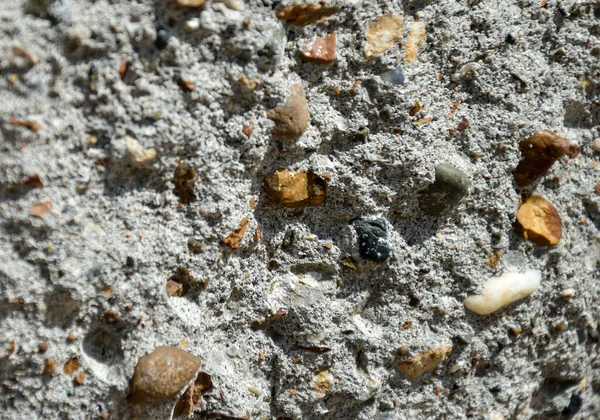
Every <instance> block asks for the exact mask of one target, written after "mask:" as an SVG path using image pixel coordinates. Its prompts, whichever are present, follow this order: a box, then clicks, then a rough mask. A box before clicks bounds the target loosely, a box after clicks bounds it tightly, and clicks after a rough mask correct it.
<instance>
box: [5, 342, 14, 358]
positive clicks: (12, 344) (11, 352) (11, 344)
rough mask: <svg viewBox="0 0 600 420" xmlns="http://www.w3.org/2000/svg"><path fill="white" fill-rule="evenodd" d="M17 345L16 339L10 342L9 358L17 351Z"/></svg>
mask: <svg viewBox="0 0 600 420" xmlns="http://www.w3.org/2000/svg"><path fill="white" fill-rule="evenodd" d="M15 347H16V346H15V340H11V341H10V342H9V343H8V354H7V355H6V357H7V358H8V357H9V356H10V355H11V354H13V353H14V352H15Z"/></svg>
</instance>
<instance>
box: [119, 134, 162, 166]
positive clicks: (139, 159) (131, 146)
mask: <svg viewBox="0 0 600 420" xmlns="http://www.w3.org/2000/svg"><path fill="white" fill-rule="evenodd" d="M124 141H125V147H126V148H127V153H129V157H130V158H131V160H132V161H133V162H134V163H136V164H138V165H143V164H146V163H148V162H152V161H153V160H154V159H156V150H154V149H144V148H143V147H142V145H141V144H140V143H139V142H138V141H137V140H136V139H134V138H133V137H129V136H125V139H124Z"/></svg>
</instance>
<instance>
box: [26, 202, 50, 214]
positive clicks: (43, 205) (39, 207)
mask: <svg viewBox="0 0 600 420" xmlns="http://www.w3.org/2000/svg"><path fill="white" fill-rule="evenodd" d="M51 208H52V202H51V201H40V202H39V203H35V204H34V205H33V206H31V207H29V213H31V215H33V216H35V217H42V216H43V215H44V214H45V213H46V212H47V211H48V210H50V209H51Z"/></svg>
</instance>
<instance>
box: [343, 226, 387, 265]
mask: <svg viewBox="0 0 600 420" xmlns="http://www.w3.org/2000/svg"><path fill="white" fill-rule="evenodd" d="M350 223H351V224H352V226H354V229H355V230H356V234H357V235H358V252H359V254H360V256H361V257H362V258H364V259H366V260H371V261H376V262H383V261H385V260H387V259H388V258H389V256H390V244H389V242H388V234H387V229H386V227H385V222H384V221H383V220H381V219H376V220H364V219H354V220H352V221H351V222H350Z"/></svg>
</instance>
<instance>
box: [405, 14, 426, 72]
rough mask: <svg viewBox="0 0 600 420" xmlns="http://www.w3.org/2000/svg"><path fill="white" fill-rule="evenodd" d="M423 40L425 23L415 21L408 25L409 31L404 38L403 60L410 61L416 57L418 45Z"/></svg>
mask: <svg viewBox="0 0 600 420" xmlns="http://www.w3.org/2000/svg"><path fill="white" fill-rule="evenodd" d="M424 40H425V23H424V22H422V21H416V22H414V23H413V24H412V25H411V26H410V32H409V33H408V38H407V39H406V48H405V50H404V62H405V63H407V64H408V63H412V62H413V61H415V58H417V53H418V52H419V45H421V44H422V43H423V41H424Z"/></svg>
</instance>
